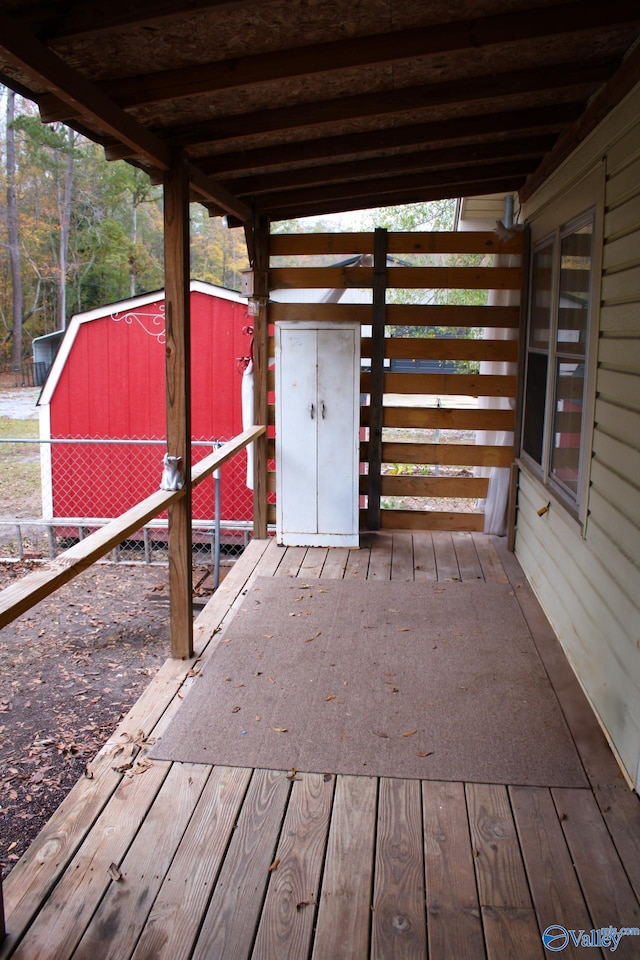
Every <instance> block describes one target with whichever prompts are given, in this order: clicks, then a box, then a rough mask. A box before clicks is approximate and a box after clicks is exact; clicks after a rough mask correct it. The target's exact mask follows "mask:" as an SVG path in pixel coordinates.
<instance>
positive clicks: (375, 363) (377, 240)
mask: <svg viewBox="0 0 640 960" xmlns="http://www.w3.org/2000/svg"><path fill="white" fill-rule="evenodd" d="M386 293H387V231H386V230H384V229H382V228H378V229H377V230H376V231H375V234H374V238H373V310H372V316H371V322H372V329H371V383H370V396H371V400H370V408H371V412H370V417H369V447H368V450H369V486H368V502H367V529H368V530H379V529H380V488H381V477H380V472H381V470H382V403H383V394H384V328H385V320H386Z"/></svg>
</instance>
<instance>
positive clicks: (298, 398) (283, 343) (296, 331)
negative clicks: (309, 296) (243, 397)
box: [276, 325, 318, 533]
mask: <svg viewBox="0 0 640 960" xmlns="http://www.w3.org/2000/svg"><path fill="white" fill-rule="evenodd" d="M317 343H318V338H317V331H316V330H309V329H304V328H303V329H300V328H297V327H288V326H284V325H283V327H281V328H280V329H279V347H280V349H279V353H278V361H279V370H278V396H277V397H276V404H278V407H279V409H278V423H277V430H276V438H277V440H276V448H277V463H276V470H277V477H278V493H277V514H278V519H279V522H278V532H279V533H280V532H282V531H286V532H294V533H316V531H317V529H318V511H317V488H316V480H317V458H318V450H317V424H318V409H317V406H318V397H317V393H318V390H317V387H318V385H317V369H318V347H317Z"/></svg>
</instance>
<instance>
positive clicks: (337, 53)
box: [61, 0, 640, 119]
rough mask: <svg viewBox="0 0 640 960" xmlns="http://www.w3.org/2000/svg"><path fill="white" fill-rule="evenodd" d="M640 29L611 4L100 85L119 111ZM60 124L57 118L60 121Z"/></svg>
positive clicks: (458, 24)
mask: <svg viewBox="0 0 640 960" xmlns="http://www.w3.org/2000/svg"><path fill="white" fill-rule="evenodd" d="M636 21H637V22H638V23H640V16H639V14H638V4H637V0H631V2H623V3H612V4H604V5H600V4H596V5H589V4H585V3H583V2H582V0H580V2H579V3H576V2H573V3H563V4H559V5H557V6H553V7H548V8H545V11H544V16H541V14H540V10H539V8H536V9H533V10H520V11H515V12H509V13H504V14H498V15H494V16H489V17H478V18H474V19H470V20H456V21H447V22H445V23H434V24H430V25H429V26H426V27H418V28H412V29H408V30H398V31H394V32H391V33H389V32H387V33H381V34H375V35H369V36H361V37H347V38H344V39H340V40H333V41H330V42H326V43H315V44H310V45H308V46H305V47H297V48H293V49H288V50H287V49H285V50H277V51H274V52H271V53H261V54H254V55H251V56H245V57H234V58H232V59H229V60H218V61H213V62H211V63H207V64H201V65H197V66H193V67H186V68H180V69H175V70H163V71H159V72H157V73H152V74H141V75H139V76H132V77H124V78H122V79H117V80H111V81H105V82H104V83H103V84H101V88H102V89H103V90H104V92H105V93H106V94H107V95H108V96H109V97H111V98H112V99H113V100H115V102H116V103H119V104H120V106H123V107H132V106H137V105H141V104H148V103H155V102H160V101H168V100H178V99H180V98H182V97H192V96H195V95H198V94H203V93H213V92H215V91H218V90H228V89H232V88H236V87H245V86H250V85H252V84H258V83H265V82H267V81H273V80H283V79H286V78H291V77H303V76H309V75H312V74H323V73H328V72H335V71H337V70H346V69H352V68H354V67H362V66H371V65H380V64H386V63H394V62H401V61H403V60H411V59H415V58H424V57H428V56H432V55H436V54H437V55H441V54H443V53H452V52H454V51H455V52H459V51H462V50H477V49H479V48H480V47H485V46H489V47H491V46H495V45H496V44H501V45H504V44H507V45H508V44H512V43H517V42H519V41H522V40H532V39H536V38H542V37H547V36H558V35H563V34H565V33H575V32H576V30H579V31H589V30H598V29H602V28H605V27H609V26H612V25H618V24H620V23H626V22H636ZM61 119H62V118H61Z"/></svg>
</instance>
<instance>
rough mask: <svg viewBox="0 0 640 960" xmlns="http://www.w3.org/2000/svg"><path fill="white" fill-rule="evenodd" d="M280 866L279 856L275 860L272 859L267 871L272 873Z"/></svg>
mask: <svg viewBox="0 0 640 960" xmlns="http://www.w3.org/2000/svg"><path fill="white" fill-rule="evenodd" d="M279 866H280V857H278V859H277V860H274V861H273V863H272V864H271V866H270V867H269V873H273V872H274V870H277V869H278V867H279Z"/></svg>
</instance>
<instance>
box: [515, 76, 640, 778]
mask: <svg viewBox="0 0 640 960" xmlns="http://www.w3.org/2000/svg"><path fill="white" fill-rule="evenodd" d="M599 184H600V186H598V185H599ZM567 198H568V199H571V198H573V200H572V202H573V203H574V206H576V207H577V208H578V210H579V209H587V206H588V205H589V204H592V205H594V206H595V207H596V214H597V222H599V224H600V227H599V230H600V233H601V237H600V240H601V247H602V251H601V253H602V265H601V271H600V277H599V279H600V281H601V283H600V304H599V309H598V304H597V303H594V310H593V314H592V334H593V336H594V337H595V338H596V339H595V342H593V347H594V354H595V359H596V361H597V362H596V364H595V365H594V366H593V368H592V369H591V373H590V376H591V377H592V378H593V379H592V380H591V381H590V383H589V384H588V386H587V391H586V399H587V401H588V402H589V400H590V402H591V404H592V408H591V410H590V411H589V412H588V414H586V415H587V416H588V418H589V423H588V425H587V426H588V427H589V430H588V431H587V432H586V433H587V436H586V442H587V445H586V447H583V450H582V457H583V461H584V462H585V464H586V466H587V476H586V477H585V482H586V484H587V486H586V488H585V489H586V494H585V499H586V503H585V513H584V517H583V520H584V522H583V524H582V525H578V524H577V523H575V521H573V520H572V518H571V517H570V516H569V514H568V513H566V512H565V511H564V509H563V505H562V503H561V502H560V501H557V500H556V499H555V498H554V497H553V495H551V496H550V495H549V487H547V486H543V484H542V483H541V482H540V479H539V478H538V477H537V476H535V474H534V472H533V471H531V470H530V469H528V468H527V467H526V464H523V468H522V469H521V471H520V490H519V500H518V525H517V535H516V553H517V556H518V559H519V560H520V563H521V564H522V567H523V569H524V570H525V573H526V574H527V577H528V578H529V580H530V582H531V584H532V586H533V587H534V589H535V591H536V593H537V595H538V597H539V599H540V601H541V603H542V605H543V607H544V609H545V612H546V613H547V615H548V617H549V619H550V620H551V622H552V624H553V626H554V628H555V630H556V632H557V634H558V636H559V638H560V641H561V643H562V645H563V647H564V649H565V652H566V654H567V656H568V658H569V661H570V663H571V665H572V666H573V668H574V670H575V671H576V674H577V676H578V678H579V680H580V682H581V684H582V686H583V688H584V690H585V692H586V693H587V696H588V697H589V699H590V701H591V703H592V705H593V707H594V709H595V711H596V713H597V715H598V717H599V719H600V721H601V723H602V726H603V728H604V730H605V732H606V734H607V736H608V738H609V740H610V742H611V744H612V746H613V748H614V750H615V752H616V754H617V755H618V757H619V759H620V761H621V764H622V766H623V768H624V770H625V771H626V773H627V775H628V777H629V779H630V781H631V782H633V783H635V786H636V789H639V788H640V782H639V780H638V775H639V766H640V86H638V87H636V88H635V90H634V91H633V92H632V93H631V94H630V95H629V96H628V97H627V98H626V99H625V100H624V101H623V102H622V103H621V104H620V105H619V107H618V108H617V109H616V110H615V111H614V112H613V113H612V114H611V115H610V116H609V117H608V118H607V119H606V120H605V121H603V123H602V124H600V126H599V127H598V128H597V129H596V130H595V131H594V132H593V134H591V136H590V137H589V138H588V139H587V140H586V141H585V143H583V144H582V146H581V147H580V148H579V149H578V150H577V151H576V152H575V153H574V154H573V155H572V156H571V157H570V158H569V159H568V160H567V161H566V162H565V163H564V164H563V165H562V167H561V168H560V170H559V171H558V172H557V173H556V174H555V175H554V176H553V177H552V178H551V179H550V180H549V181H547V183H545V184H544V185H543V187H542V188H541V189H540V190H539V191H538V193H537V194H536V195H535V196H534V197H533V198H532V200H531V201H530V202H529V203H528V204H527V206H526V208H525V210H524V214H525V216H526V217H527V219H529V220H530V222H531V223H532V230H533V236H534V242H535V239H536V234H535V229H536V222H538V224H541V223H544V224H545V229H547V228H548V225H549V223H550V221H551V220H552V218H553V215H554V208H561V207H562V206H563V205H564V204H565V203H566V202H567ZM581 205H582V206H581ZM559 215H560V214H559ZM560 222H563V221H560ZM539 229H540V228H539ZM596 239H598V238H597V236H596ZM596 269H599V270H600V268H599V267H597V266H596ZM549 499H550V500H551V506H550V509H549V510H548V511H547V512H546V513H544V514H543V515H542V516H539V515H538V510H540V508H541V507H542V506H544V505H546V503H547V502H548V501H549Z"/></svg>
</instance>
